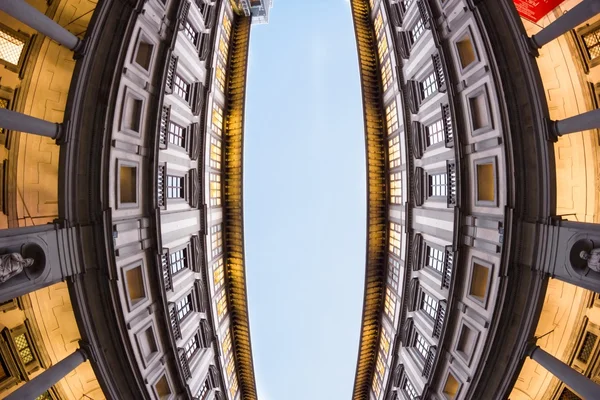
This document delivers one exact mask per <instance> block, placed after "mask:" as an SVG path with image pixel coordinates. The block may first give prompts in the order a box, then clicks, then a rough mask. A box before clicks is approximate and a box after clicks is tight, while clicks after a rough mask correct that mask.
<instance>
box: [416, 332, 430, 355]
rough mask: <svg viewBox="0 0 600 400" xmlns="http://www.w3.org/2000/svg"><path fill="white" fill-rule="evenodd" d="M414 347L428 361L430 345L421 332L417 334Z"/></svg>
mask: <svg viewBox="0 0 600 400" xmlns="http://www.w3.org/2000/svg"><path fill="white" fill-rule="evenodd" d="M413 345H414V347H415V349H417V353H419V355H420V356H421V357H423V359H426V358H427V353H428V352H429V343H427V341H426V340H425V338H424V337H423V335H421V334H420V333H419V332H415V341H414V344H413Z"/></svg>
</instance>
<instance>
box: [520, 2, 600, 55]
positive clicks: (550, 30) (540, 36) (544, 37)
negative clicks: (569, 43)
mask: <svg viewBox="0 0 600 400" xmlns="http://www.w3.org/2000/svg"><path fill="white" fill-rule="evenodd" d="M598 13H600V0H583V1H582V2H581V3H579V4H577V5H576V6H575V7H573V8H572V9H571V10H569V11H568V12H567V13H566V14H563V15H562V16H560V17H559V18H557V19H556V20H555V21H554V22H552V23H551V24H550V25H548V26H547V27H545V28H544V29H542V30H541V31H539V32H538V33H536V34H535V35H533V36H532V37H531V38H530V42H531V45H532V46H533V48H535V49H539V48H541V47H542V46H544V45H546V44H548V43H549V42H551V41H552V40H554V39H556V38H557V37H559V36H561V35H563V34H565V33H567V32H568V31H570V30H571V29H573V28H575V27H576V26H577V25H579V24H582V23H584V22H585V21H587V20H588V19H590V18H592V17H593V16H595V15H596V14H598Z"/></svg>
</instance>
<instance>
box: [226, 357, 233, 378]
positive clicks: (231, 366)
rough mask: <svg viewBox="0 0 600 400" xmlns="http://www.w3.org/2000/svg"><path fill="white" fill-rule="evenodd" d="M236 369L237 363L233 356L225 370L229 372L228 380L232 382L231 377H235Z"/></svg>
mask: <svg viewBox="0 0 600 400" xmlns="http://www.w3.org/2000/svg"><path fill="white" fill-rule="evenodd" d="M234 371H235V363H234V358H233V357H231V358H230V359H229V362H228V363H227V366H226V367H225V372H226V373H227V380H228V381H230V382H231V378H232V377H233V372H234Z"/></svg>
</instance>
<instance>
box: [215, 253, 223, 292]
mask: <svg viewBox="0 0 600 400" xmlns="http://www.w3.org/2000/svg"><path fill="white" fill-rule="evenodd" d="M224 279H225V269H224V268H223V258H219V261H217V262H216V263H215V264H214V265H213V284H214V285H215V292H217V291H218V290H219V289H221V287H222V286H223V281H224Z"/></svg>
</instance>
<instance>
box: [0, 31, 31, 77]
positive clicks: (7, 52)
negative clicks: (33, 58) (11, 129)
mask: <svg viewBox="0 0 600 400" xmlns="http://www.w3.org/2000/svg"><path fill="white" fill-rule="evenodd" d="M25 43H26V40H25V39H24V37H23V36H22V35H19V34H18V33H17V32H15V31H13V30H12V29H10V28H8V27H4V26H3V25H0V61H2V63H3V64H6V65H9V66H14V67H18V66H19V61H20V60H21V55H22V53H23V50H24V49H25Z"/></svg>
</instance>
